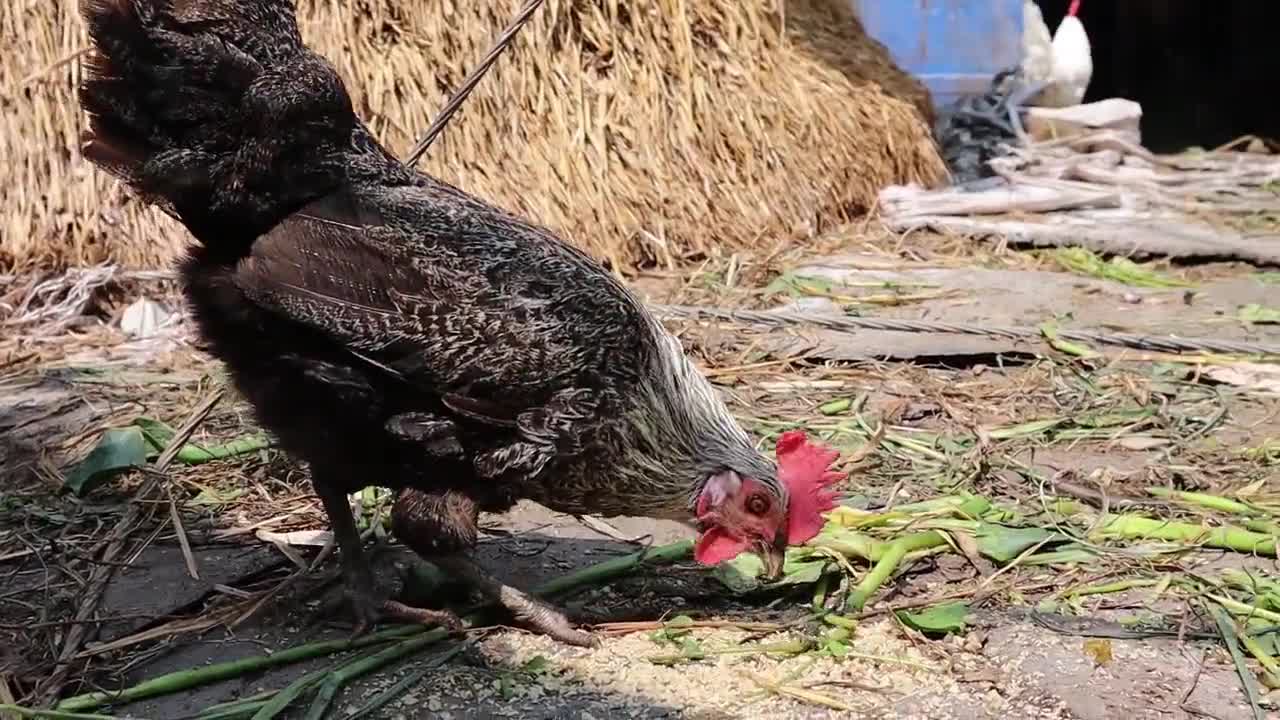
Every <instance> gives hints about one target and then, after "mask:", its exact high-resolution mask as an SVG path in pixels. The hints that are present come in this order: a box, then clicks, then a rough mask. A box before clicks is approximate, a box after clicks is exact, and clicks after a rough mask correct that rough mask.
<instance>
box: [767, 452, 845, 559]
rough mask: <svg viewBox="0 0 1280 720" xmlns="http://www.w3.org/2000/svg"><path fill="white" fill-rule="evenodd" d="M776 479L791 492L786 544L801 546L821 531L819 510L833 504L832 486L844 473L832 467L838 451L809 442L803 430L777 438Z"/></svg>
mask: <svg viewBox="0 0 1280 720" xmlns="http://www.w3.org/2000/svg"><path fill="white" fill-rule="evenodd" d="M776 453H777V456H778V479H779V480H781V481H782V483H783V484H784V485H785V486H786V487H787V492H788V493H789V494H790V495H791V500H790V505H789V506H788V513H787V544H788V545H800V544H802V543H805V542H807V541H809V540H810V539H812V538H813V537H814V536H815V535H817V534H818V532H819V531H821V530H822V526H823V524H824V521H823V519H822V513H824V512H826V511H828V510H830V509H831V508H834V507H835V506H836V490H835V488H834V487H832V485H833V484H834V483H835V482H836V481H837V480H841V479H843V478H844V474H843V473H840V472H836V471H834V470H832V469H831V465H832V464H833V463H835V461H836V460H837V459H838V458H839V457H840V453H839V452H838V451H836V450H832V449H831V448H828V447H826V446H823V445H820V444H818V443H813V442H809V438H808V436H806V435H805V434H804V431H802V430H790V431H788V432H785V433H783V434H782V436H781V437H779V438H778V444H777V446H776Z"/></svg>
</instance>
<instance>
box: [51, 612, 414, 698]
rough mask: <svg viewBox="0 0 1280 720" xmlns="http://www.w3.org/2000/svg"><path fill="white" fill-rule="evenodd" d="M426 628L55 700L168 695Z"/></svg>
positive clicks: (319, 645)
mask: <svg viewBox="0 0 1280 720" xmlns="http://www.w3.org/2000/svg"><path fill="white" fill-rule="evenodd" d="M425 631H426V628H424V627H420V626H416V625H413V626H403V627H395V628H390V629H388V630H383V631H382V632H378V633H373V634H371V635H366V636H364V637H361V638H356V639H354V640H327V641H323V642H316V643H309V644H307V645H299V646H297V647H292V648H288V649H286V650H281V651H279V652H275V653H272V654H270V655H258V656H254V657H250V658H244V659H242V660H232V661H230V662H224V663H218V664H216V665H206V666H205V667H201V668H195V669H193V670H180V671H178V672H173V673H169V674H167V675H161V676H159V677H155V678H151V679H150V680H144V681H142V682H140V683H138V684H137V685H134V686H133V687H129V688H125V689H123V690H120V691H119V692H93V693H87V694H85V695H77V696H75V697H70V698H67V699H66V700H63V701H62V702H60V703H58V707H57V709H59V710H64V711H68V712H77V711H81V710H92V709H93V708H96V707H100V706H102V705H105V704H107V703H127V702H133V701H135V700H142V699H144V698H149V697H155V696H157V695H167V694H170V693H175V692H181V691H183V690H189V689H191V688H193V687H199V686H201V685H207V684H209V683H214V682H219V681H222V680H228V679H230V678H234V677H239V676H241V675H246V674H248V673H252V672H259V671H261V670H265V669H267V668H272V667H279V666H281V665H290V664H292V663H295V662H300V661H302V660H310V659H311V658H316V657H321V656H324V655H331V654H333V653H336V652H343V651H346V650H355V649H358V648H364V647H369V646H370V645H376V644H379V643H384V642H388V641H390V640H398V639H401V638H404V637H408V636H411V635H416V634H419V633H422V632H425Z"/></svg>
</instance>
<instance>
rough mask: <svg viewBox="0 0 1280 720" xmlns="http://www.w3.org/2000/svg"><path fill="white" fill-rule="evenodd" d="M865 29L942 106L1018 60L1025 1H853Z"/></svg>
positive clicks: (986, 84)
mask: <svg viewBox="0 0 1280 720" xmlns="http://www.w3.org/2000/svg"><path fill="white" fill-rule="evenodd" d="M850 2H851V3H852V4H853V9H854V12H856V13H857V14H858V17H859V18H860V19H861V20H862V25H863V27H864V28H866V31H867V34H868V35H870V36H871V37H873V38H875V39H877V40H879V41H880V42H882V43H884V44H885V46H886V47H887V48H888V49H889V52H890V53H891V54H892V56H893V60H894V62H896V63H897V64H898V66H899V67H901V68H902V69H903V70H906V71H907V72H909V73H911V74H912V75H915V76H916V77H917V78H919V79H920V80H921V82H923V83H924V84H925V86H926V87H928V88H929V91H930V92H931V93H932V94H933V103H934V105H935V106H936V107H938V108H942V107H945V106H947V105H949V104H951V103H952V102H953V101H955V99H956V98H957V97H959V96H961V95H966V94H970V93H982V92H985V91H986V90H987V88H988V87H989V86H990V85H991V78H992V77H993V76H994V75H995V74H996V73H998V72H1000V71H1001V70H1004V69H1006V68H1010V67H1013V66H1015V65H1017V64H1018V62H1019V60H1020V59H1021V53H1022V0H850Z"/></svg>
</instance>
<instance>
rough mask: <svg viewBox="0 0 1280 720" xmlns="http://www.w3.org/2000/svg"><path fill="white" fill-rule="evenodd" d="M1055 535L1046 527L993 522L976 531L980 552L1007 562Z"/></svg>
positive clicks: (984, 524) (983, 524)
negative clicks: (1007, 525) (1011, 525)
mask: <svg viewBox="0 0 1280 720" xmlns="http://www.w3.org/2000/svg"><path fill="white" fill-rule="evenodd" d="M1055 535H1056V533H1053V532H1050V531H1049V530H1045V529H1044V528H1036V527H1030V528H1011V527H1005V526H1004V525H993V524H991V523H982V524H981V525H979V526H978V531H977V532H976V533H975V536H976V539H977V541H978V552H980V553H982V554H983V555H985V556H987V557H989V558H991V559H992V560H995V561H996V562H999V563H1007V562H1009V561H1010V560H1013V559H1014V558H1016V557H1018V555H1019V554H1020V553H1021V552H1022V551H1024V550H1026V549H1027V548H1029V547H1031V546H1032V545H1035V544H1036V543H1038V542H1041V541H1043V540H1047V539H1049V538H1052V537H1054V536H1055Z"/></svg>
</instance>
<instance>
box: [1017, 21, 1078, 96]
mask: <svg viewBox="0 0 1280 720" xmlns="http://www.w3.org/2000/svg"><path fill="white" fill-rule="evenodd" d="M1079 11H1080V0H1071V6H1070V7H1069V8H1068V9H1067V16H1066V17H1064V18H1063V19H1062V23H1061V24H1060V25H1058V31H1057V32H1056V33H1054V35H1053V39H1052V41H1050V40H1049V27H1048V26H1047V25H1046V24H1045V22H1044V16H1043V15H1041V14H1040V8H1039V7H1038V6H1037V5H1036V3H1035V2H1034V0H1025V2H1024V3H1023V8H1022V12H1023V28H1022V53H1023V60H1022V67H1021V71H1022V75H1023V77H1024V78H1025V79H1026V81H1027V83H1028V84H1031V85H1035V84H1039V83H1046V87H1045V88H1044V90H1043V91H1042V92H1041V93H1040V94H1039V95H1038V96H1037V97H1036V98H1035V99H1034V100H1032V101H1031V103H1030V104H1032V105H1040V106H1042V107H1070V106H1072V105H1079V104H1080V103H1081V102H1082V101H1083V100H1084V94H1085V91H1086V90H1088V89H1089V81H1090V80H1091V79H1092V78H1093V48H1092V47H1091V46H1090V44H1089V35H1088V33H1086V32H1085V30H1084V24H1083V23H1081V22H1080V18H1079V17H1077V13H1079Z"/></svg>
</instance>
